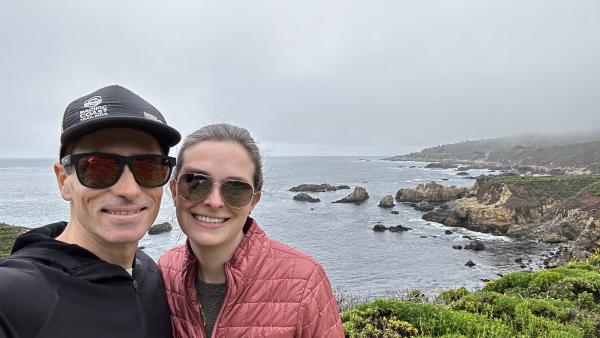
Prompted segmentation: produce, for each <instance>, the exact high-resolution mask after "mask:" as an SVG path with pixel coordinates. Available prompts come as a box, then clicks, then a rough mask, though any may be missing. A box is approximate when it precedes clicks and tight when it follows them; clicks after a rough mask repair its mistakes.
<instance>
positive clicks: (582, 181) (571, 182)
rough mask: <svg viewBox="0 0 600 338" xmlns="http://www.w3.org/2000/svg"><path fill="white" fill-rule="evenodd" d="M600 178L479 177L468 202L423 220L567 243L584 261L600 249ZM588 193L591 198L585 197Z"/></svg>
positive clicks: (425, 216) (424, 217)
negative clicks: (590, 253)
mask: <svg viewBox="0 0 600 338" xmlns="http://www.w3.org/2000/svg"><path fill="white" fill-rule="evenodd" d="M597 186H600V177H599V176H561V177H521V176H505V177H480V178H478V179H477V182H476V183H475V186H474V188H473V193H472V195H471V196H470V197H464V198H461V199H458V200H456V201H453V202H450V203H448V205H449V207H448V208H447V209H445V210H444V209H436V210H434V211H431V212H429V213H426V214H424V215H423V219H425V220H427V221H432V222H438V223H442V224H445V225H448V226H461V227H465V228H468V229H471V230H475V231H480V232H486V233H492V234H496V235H505V236H509V237H523V238H530V239H534V240H541V241H544V242H547V243H563V242H564V243H568V244H569V245H570V246H571V248H572V250H571V254H572V255H574V256H577V257H580V258H583V257H585V256H587V254H588V253H589V252H591V251H593V250H595V249H597V248H600V191H599V189H598V188H596V187H597ZM585 192H587V193H585Z"/></svg>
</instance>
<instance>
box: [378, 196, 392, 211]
mask: <svg viewBox="0 0 600 338" xmlns="http://www.w3.org/2000/svg"><path fill="white" fill-rule="evenodd" d="M395 205H396V204H394V196H392V195H385V196H383V198H382V199H381V201H379V206H380V207H382V208H392V207H394V206H395Z"/></svg>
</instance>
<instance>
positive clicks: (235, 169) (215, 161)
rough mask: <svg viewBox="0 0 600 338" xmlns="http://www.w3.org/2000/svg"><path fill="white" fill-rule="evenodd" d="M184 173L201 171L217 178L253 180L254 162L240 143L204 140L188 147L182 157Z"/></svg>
mask: <svg viewBox="0 0 600 338" xmlns="http://www.w3.org/2000/svg"><path fill="white" fill-rule="evenodd" d="M182 160H183V161H182V162H183V163H182V164H181V165H182V166H181V172H182V173H189V172H200V173H204V174H207V175H210V176H212V177H215V178H232V177H238V178H245V179H247V180H250V181H251V180H252V177H253V175H254V169H255V168H254V162H253V161H252V159H251V158H250V155H249V154H248V152H247V151H246V149H245V148H244V147H243V146H241V145H240V144H238V143H234V142H220V141H202V142H200V143H197V144H194V145H193V146H190V147H189V148H187V149H186V150H185V151H184V153H183V158H182Z"/></svg>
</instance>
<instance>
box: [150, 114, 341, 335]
mask: <svg viewBox="0 0 600 338" xmlns="http://www.w3.org/2000/svg"><path fill="white" fill-rule="evenodd" d="M173 177H174V179H173V180H172V181H171V182H170V185H169V187H170V190H171V194H172V196H173V200H174V202H175V207H176V213H177V220H178V222H179V225H180V227H181V229H182V230H183V232H184V233H185V234H186V235H187V241H186V244H184V245H181V246H178V247H175V248H174V249H172V250H170V251H168V252H167V253H165V254H164V255H163V256H162V257H161V258H160V260H159V262H158V265H159V268H160V270H161V273H162V276H163V279H164V282H165V288H166V290H167V296H168V301H169V307H170V310H171V320H172V323H173V331H174V336H175V337H205V336H206V337H211V336H212V337H343V336H344V333H343V330H342V324H341V321H340V317H339V313H338V308H337V305H336V302H335V298H334V297H333V293H332V291H331V286H330V284H329V281H328V279H327V277H326V275H325V271H324V270H323V268H322V267H321V266H320V265H319V263H317V262H316V261H315V260H314V259H313V258H312V257H310V256H308V255H306V254H304V253H302V252H299V251H297V250H295V249H292V248H290V247H288V246H286V245H284V244H282V243H279V242H277V241H274V240H271V239H269V237H267V235H266V234H265V233H264V232H263V230H262V229H261V228H260V227H259V226H258V224H257V223H256V222H255V221H254V220H253V219H252V218H250V217H249V215H250V212H251V211H252V209H253V208H254V207H255V206H256V204H257V203H258V201H260V196H261V188H262V184H263V177H262V165H261V158H260V154H259V151H258V147H257V145H256V143H255V141H254V140H253V139H252V137H251V136H250V134H249V133H248V131H247V130H246V129H243V128H239V127H236V126H232V125H228V124H214V125H209V126H206V127H203V128H201V129H199V130H197V131H195V132H194V133H192V134H191V135H189V136H188V137H187V138H186V139H185V141H184V144H183V146H182V148H181V150H180V151H179V155H178V158H177V168H176V170H175V172H174V175H173Z"/></svg>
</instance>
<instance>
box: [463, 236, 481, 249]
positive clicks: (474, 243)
mask: <svg viewBox="0 0 600 338" xmlns="http://www.w3.org/2000/svg"><path fill="white" fill-rule="evenodd" d="M464 249H465V250H473V251H483V250H485V245H483V242H481V241H480V240H477V239H476V240H474V241H472V242H471V243H469V244H467V245H465V246H464Z"/></svg>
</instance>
